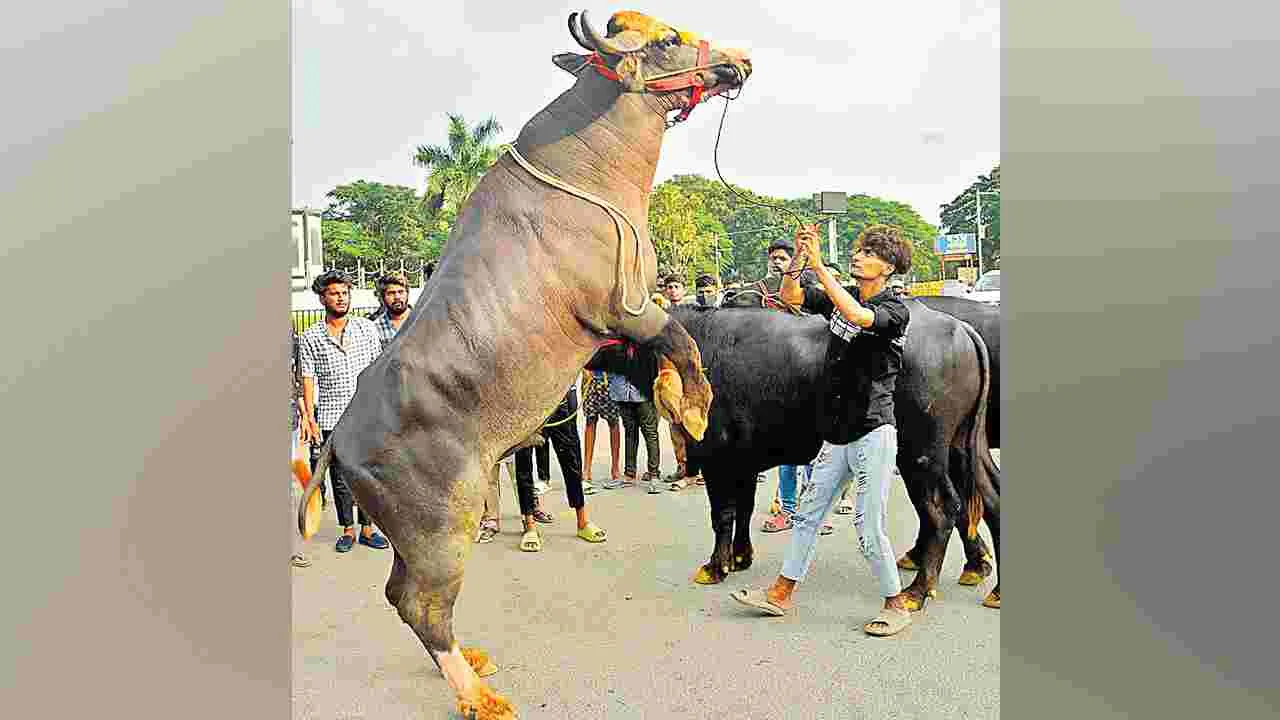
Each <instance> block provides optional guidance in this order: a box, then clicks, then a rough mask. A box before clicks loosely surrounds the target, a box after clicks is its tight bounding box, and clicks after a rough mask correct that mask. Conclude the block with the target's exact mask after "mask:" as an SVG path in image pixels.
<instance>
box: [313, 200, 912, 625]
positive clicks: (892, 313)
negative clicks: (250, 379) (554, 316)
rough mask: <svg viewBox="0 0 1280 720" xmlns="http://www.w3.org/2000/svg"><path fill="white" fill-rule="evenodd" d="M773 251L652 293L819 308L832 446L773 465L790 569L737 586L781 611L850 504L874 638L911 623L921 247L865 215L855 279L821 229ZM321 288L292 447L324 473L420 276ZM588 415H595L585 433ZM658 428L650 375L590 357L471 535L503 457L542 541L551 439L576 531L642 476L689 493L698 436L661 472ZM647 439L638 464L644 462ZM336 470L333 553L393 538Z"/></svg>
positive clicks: (774, 521)
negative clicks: (327, 451) (901, 520)
mask: <svg viewBox="0 0 1280 720" xmlns="http://www.w3.org/2000/svg"><path fill="white" fill-rule="evenodd" d="M767 252H768V268H769V272H768V274H767V275H766V277H765V278H763V279H762V280H760V281H759V282H757V283H754V284H752V285H749V286H746V287H737V288H724V289H722V288H721V287H720V285H719V283H718V281H717V279H716V278H715V277H714V276H712V275H707V274H703V275H699V276H698V277H697V278H696V280H695V282H694V293H693V295H691V296H689V295H686V289H685V285H684V278H682V277H681V276H680V275H677V274H667V275H665V276H664V277H662V278H660V279H659V294H658V295H657V296H655V298H654V300H655V302H657V303H658V304H660V305H663V306H666V307H670V306H673V305H700V306H705V307H718V306H720V305H721V304H722V303H725V302H726V301H727V299H728V297H732V296H733V294H734V293H735V291H736V292H741V291H743V290H746V289H751V290H754V291H755V292H757V293H759V294H760V295H761V296H763V297H768V298H772V299H773V300H775V301H776V305H769V303H765V305H766V306H777V307H782V308H786V309H790V310H792V311H797V312H804V313H812V314H820V315H822V316H823V317H824V318H826V319H827V321H828V322H829V325H830V330H831V333H832V334H833V336H834V337H833V338H832V341H831V343H830V345H829V349H828V354H827V358H826V366H827V372H828V376H829V378H830V381H831V392H829V393H828V394H827V395H826V396H824V397H823V398H820V399H819V402H820V403H821V407H819V408H815V410H816V411H817V412H818V413H819V416H820V417H822V418H823V419H824V423H823V427H824V433H823V435H824V436H823V440H824V442H823V445H822V449H821V450H820V451H819V453H818V455H817V456H816V457H815V458H814V459H813V460H812V462H810V463H809V464H807V465H804V466H794V465H783V466H781V467H779V468H777V476H778V483H777V491H776V494H775V496H774V497H775V501H774V503H773V507H772V508H771V510H770V517H769V518H768V519H767V520H765V522H764V524H763V526H762V530H763V531H764V532H769V533H778V532H786V531H790V532H791V533H792V535H791V540H790V544H789V545H788V548H787V551H786V556H785V559H784V561H783V565H782V568H781V570H780V572H779V574H778V576H777V578H776V580H775V581H774V582H773V584H772V585H770V587H768V588H767V589H744V590H741V591H738V592H736V593H734V594H733V597H734V599H735V600H737V601H738V602H740V603H742V604H744V605H747V606H750V607H752V608H755V609H758V610H760V611H762V612H763V613H765V614H767V615H775V616H777V615H784V614H786V613H787V612H788V611H789V610H790V609H791V607H792V605H793V600H792V596H793V594H794V592H795V588H796V586H797V584H798V583H799V582H800V581H802V580H803V579H804V577H805V575H806V573H807V572H808V569H809V566H810V563H811V562H812V560H813V556H814V552H815V549H816V538H817V537H818V536H819V535H825V534H829V533H830V532H831V531H832V526H831V523H830V515H831V514H832V513H833V512H834V513H840V514H853V516H854V526H855V528H856V529H857V535H858V542H859V547H860V549H861V552H862V554H863V555H864V557H865V558H866V559H867V561H868V563H869V565H870V567H871V570H872V573H873V574H874V575H875V577H876V579H877V582H878V583H879V585H880V588H881V591H882V594H883V595H884V598H885V600H884V607H883V610H882V611H881V613H880V614H879V615H878V616H877V617H876V618H875V619H873V620H872V621H871V622H869V623H867V624H866V625H865V626H864V629H865V631H866V632H867V633H868V634H871V635H892V634H895V633H897V632H899V631H900V630H901V629H902V628H904V627H906V626H907V625H908V624H909V623H910V621H911V614H910V612H909V611H908V610H907V607H906V605H905V604H904V602H903V600H902V597H901V592H902V590H901V584H900V580H899V576H898V571H897V567H896V561H895V556H894V554H893V550H892V547H891V546H890V543H889V539H888V535H887V532H886V527H885V526H886V519H887V510H886V504H887V501H888V494H889V487H890V483H891V481H892V478H893V477H894V473H895V458H896V452H897V436H896V429H895V425H894V412H893V391H894V387H895V381H896V376H897V373H898V370H899V366H900V364H901V359H902V347H903V337H904V336H905V333H906V328H907V324H908V322H909V320H910V314H909V311H908V309H907V306H906V305H905V304H904V303H903V302H902V299H901V298H902V296H903V295H904V294H905V287H904V285H903V283H901V282H900V280H899V279H900V278H901V277H902V276H903V274H904V273H905V272H907V271H908V270H909V269H910V265H911V246H910V243H909V242H908V241H907V240H906V239H905V236H904V235H903V233H902V232H901V230H900V229H898V228H896V227H892V226H886V225H873V226H870V227H868V228H867V229H865V230H864V231H863V232H862V234H861V235H860V236H859V239H858V247H857V250H856V252H855V253H854V255H853V257H852V258H851V262H850V266H849V273H850V275H852V278H853V283H852V284H850V285H846V284H842V282H841V278H840V277H839V275H838V274H837V273H836V272H835V271H834V269H833V268H829V267H827V266H826V265H824V264H823V263H822V260H821V252H820V247H819V240H818V233H817V230H816V228H814V227H812V226H810V227H804V228H801V229H799V230H798V231H797V233H796V235H795V243H794V244H793V243H792V242H790V241H788V240H779V241H776V242H774V243H772V244H770V245H769V247H768V249H767ZM312 290H313V291H314V292H315V293H316V295H317V296H318V297H319V299H320V302H321V304H322V305H323V306H324V310H325V317H324V320H323V321H320V322H316V323H314V324H313V325H311V326H310V327H308V328H307V329H306V330H304V331H303V332H302V333H301V334H300V335H299V334H298V333H297V332H296V331H295V332H294V333H293V335H292V342H293V358H294V363H293V387H294V391H293V393H292V400H291V405H292V413H291V414H292V419H291V428H292V430H293V436H292V438H291V452H292V453H293V455H294V457H295V458H296V457H299V456H303V455H308V454H309V456H310V462H311V466H312V469H313V471H314V469H315V466H316V460H317V456H318V451H319V449H320V447H321V446H322V444H323V443H324V441H325V440H326V439H327V438H328V437H329V434H330V433H331V432H332V430H333V428H334V426H335V425H336V424H337V422H338V418H339V417H341V415H342V413H343V411H344V410H345V408H346V406H347V403H348V402H350V400H351V398H352V397H353V396H354V394H355V390H356V378H357V376H358V375H359V374H360V372H361V371H362V370H363V369H364V368H365V367H366V366H367V365H368V364H369V363H371V362H372V361H373V360H374V359H375V358H376V357H377V356H378V355H379V354H380V353H381V352H382V350H383V349H384V348H385V347H386V346H387V345H388V344H389V343H390V342H391V341H392V339H393V338H394V337H395V336H396V333H397V332H398V331H399V329H400V328H401V327H402V326H403V324H404V322H405V320H406V319H407V318H408V316H409V313H410V311H411V310H412V307H411V305H410V302H409V283H408V281H407V279H406V278H405V277H404V276H403V275H400V274H398V273H391V274H388V275H386V276H384V277H382V278H380V279H379V280H378V283H377V294H378V300H379V308H378V310H377V311H376V312H375V313H374V314H373V315H372V319H370V318H366V317H360V316H358V315H356V314H352V313H351V281H350V280H349V279H348V278H346V277H345V276H344V275H343V274H342V273H341V272H338V271H329V272H326V273H324V274H322V275H320V276H319V277H317V278H316V279H315V281H314V283H313V284H312ZM615 367H616V365H615ZM579 413H581V415H582V420H583V422H584V433H583V437H581V438H580V437H579V433H578V423H577V420H578V418H577V416H578V414H579ZM600 420H604V422H605V424H606V426H607V427H608V430H609V450H610V464H609V470H610V472H609V477H608V478H607V479H603V480H600V481H597V480H596V479H595V478H593V477H592V466H593V462H592V461H593V458H594V454H595V447H596V439H597V438H596V431H597V428H598V426H599V421H600ZM658 425H659V417H658V412H657V409H656V406H655V404H654V398H653V388H652V387H637V386H636V385H635V384H633V383H632V382H630V381H629V380H628V378H627V377H626V375H624V374H623V373H618V372H609V371H606V370H604V369H601V366H599V365H591V364H589V365H588V367H587V368H584V369H583V370H582V372H581V374H580V377H577V378H575V379H574V381H573V382H572V383H571V384H570V385H569V387H568V388H567V389H566V391H565V394H564V396H563V399H562V400H561V402H560V404H559V405H558V406H557V407H556V408H555V410H554V411H552V413H551V415H550V416H549V417H548V418H547V419H546V421H545V422H544V424H543V427H542V428H541V431H540V434H541V435H542V437H543V439H544V442H543V443H542V444H540V445H535V446H532V447H525V448H521V449H519V450H517V451H516V452H515V453H514V456H513V457H511V458H509V459H508V460H507V461H506V462H500V463H499V464H498V465H497V466H495V467H494V468H492V469H491V471H490V472H489V477H488V482H487V487H486V491H485V494H484V498H483V501H482V502H483V511H482V513H481V520H480V524H479V529H478V532H477V535H476V537H475V541H476V542H478V543H489V542H493V541H494V539H495V538H496V537H498V536H499V534H500V522H501V512H500V499H501V487H502V482H501V467H502V465H505V466H506V467H507V473H508V475H509V476H510V479H511V480H513V481H514V484H515V487H516V494H517V498H518V503H519V508H520V515H521V519H522V523H523V532H522V534H521V537H520V549H521V550H524V551H528V552H538V551H540V550H541V549H542V538H541V536H540V533H539V532H538V525H539V524H546V523H552V522H554V521H555V516H554V515H553V514H552V513H550V512H548V511H546V510H545V509H544V508H543V507H542V498H544V497H545V496H546V495H547V493H548V492H549V491H550V489H551V486H552V478H551V466H550V455H551V451H552V450H553V449H554V451H555V455H556V460H557V462H558V463H559V465H560V475H561V477H562V478H563V482H564V492H565V495H566V499H567V501H568V504H569V506H570V507H571V508H573V509H574V511H575V514H576V521H577V535H576V536H577V537H578V538H580V539H582V540H583V541H586V542H589V543H601V542H605V541H606V540H607V539H608V534H607V533H606V532H605V530H604V529H602V528H600V527H599V526H597V525H596V524H594V523H593V522H591V520H590V519H589V517H588V512H587V505H586V499H585V498H586V496H588V495H593V494H595V493H598V492H600V491H614V490H620V489H623V488H628V487H635V486H640V487H641V488H643V489H644V490H646V491H647V492H648V493H650V494H658V493H661V492H662V491H663V489H664V487H665V489H667V490H670V491H673V492H679V491H681V490H685V489H687V488H691V487H696V486H698V485H702V484H703V482H704V481H703V479H702V478H701V477H697V476H695V477H690V476H689V475H688V467H687V463H686V453H685V443H686V439H687V438H686V436H685V434H684V432H683V431H682V430H681V428H679V427H678V426H675V425H672V426H671V427H670V428H669V433H668V437H669V439H670V442H671V443H672V449H673V451H674V455H675V457H676V467H675V469H674V471H673V472H671V473H670V474H668V475H667V476H665V477H663V476H662V474H661V471H660V462H659V458H660V457H661V439H660V433H659V428H658ZM641 438H643V440H644V445H645V461H646V464H645V471H644V473H643V474H639V467H638V460H639V445H640V440H641ZM308 448H309V449H310V450H309V451H308ZM765 477H766V476H765V474H764V473H761V474H760V476H759V477H758V478H757V480H758V481H759V482H764V481H765ZM329 482H330V483H331V484H332V490H333V501H334V505H335V508H336V511H337V520H338V525H339V527H340V529H341V532H340V534H339V536H338V540H337V542H336V544H335V548H334V549H335V551H336V552H338V553H346V552H350V551H351V550H352V549H353V548H354V546H355V545H357V544H359V545H362V546H365V547H368V548H370V549H372V550H383V549H386V548H387V547H388V541H387V539H386V538H385V537H383V536H382V534H381V533H379V532H378V531H377V529H376V528H375V527H374V525H373V523H372V521H371V519H370V518H368V517H367V516H365V514H364V511H363V510H362V509H358V508H354V507H353V506H354V505H355V502H354V498H353V497H352V494H351V491H350V489H349V487H348V484H347V481H346V478H345V477H344V475H343V472H342V470H341V468H340V467H338V466H337V465H336V464H334V465H330V467H329ZM320 487H321V495H322V506H323V507H327V504H328V499H327V494H326V493H325V487H324V484H323V483H321V486H320ZM850 494H852V497H850ZM294 507H296V503H295V505H294ZM356 510H358V513H356V512H355V511H356ZM353 513H355V514H353ZM357 523H358V524H359V530H358V531H357V528H356V525H357ZM292 562H293V564H294V565H295V566H298V567H306V566H307V565H309V564H310V561H309V560H308V558H307V557H306V556H305V554H304V553H302V552H301V551H300V550H299V549H298V548H297V546H296V545H295V553H294V555H293V558H292Z"/></svg>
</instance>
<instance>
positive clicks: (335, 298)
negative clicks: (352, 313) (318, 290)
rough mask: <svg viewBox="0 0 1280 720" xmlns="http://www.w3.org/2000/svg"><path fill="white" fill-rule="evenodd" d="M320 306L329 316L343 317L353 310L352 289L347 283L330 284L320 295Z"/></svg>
mask: <svg viewBox="0 0 1280 720" xmlns="http://www.w3.org/2000/svg"><path fill="white" fill-rule="evenodd" d="M320 304H321V305H324V309H325V312H327V313H328V314H330V315H332V316H334V317H343V316H344V315H346V314H347V311H348V310H350V309H351V288H350V287H348V286H347V284H346V283H329V286H328V287H326V288H325V289H324V293H322V294H321V295H320Z"/></svg>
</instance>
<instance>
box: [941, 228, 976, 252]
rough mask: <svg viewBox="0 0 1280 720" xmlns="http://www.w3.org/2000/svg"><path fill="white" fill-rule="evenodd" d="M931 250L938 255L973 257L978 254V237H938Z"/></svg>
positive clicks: (966, 235) (965, 235)
mask: <svg viewBox="0 0 1280 720" xmlns="http://www.w3.org/2000/svg"><path fill="white" fill-rule="evenodd" d="M933 249H934V250H935V251H936V252H937V253H938V254H940V255H974V254H976V253H977V252H978V236H977V234H976V233H953V234H951V235H939V236H938V237H937V238H936V239H935V241H934V246H933Z"/></svg>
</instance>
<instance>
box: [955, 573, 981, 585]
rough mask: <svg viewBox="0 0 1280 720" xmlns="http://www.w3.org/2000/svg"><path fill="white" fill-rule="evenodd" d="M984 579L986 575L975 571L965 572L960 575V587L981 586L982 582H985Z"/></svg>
mask: <svg viewBox="0 0 1280 720" xmlns="http://www.w3.org/2000/svg"><path fill="white" fill-rule="evenodd" d="M986 578H987V576H986V575H984V574H982V573H980V572H978V571H977V570H965V571H964V572H962V573H960V584H961V585H981V584H982V581H983V580H985V579H986Z"/></svg>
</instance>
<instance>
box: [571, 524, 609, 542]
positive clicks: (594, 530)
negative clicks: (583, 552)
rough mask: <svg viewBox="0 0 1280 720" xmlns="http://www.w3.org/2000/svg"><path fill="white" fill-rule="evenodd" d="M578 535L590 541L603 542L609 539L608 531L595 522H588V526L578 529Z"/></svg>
mask: <svg viewBox="0 0 1280 720" xmlns="http://www.w3.org/2000/svg"><path fill="white" fill-rule="evenodd" d="M578 537H580V538H582V539H583V540H586V541H587V542H589V543H601V542H604V541H605V540H607V539H609V536H608V533H606V532H605V531H604V530H603V529H601V528H599V527H596V524H595V523H587V526H586V527H584V528H580V529H579V530H578Z"/></svg>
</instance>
